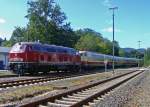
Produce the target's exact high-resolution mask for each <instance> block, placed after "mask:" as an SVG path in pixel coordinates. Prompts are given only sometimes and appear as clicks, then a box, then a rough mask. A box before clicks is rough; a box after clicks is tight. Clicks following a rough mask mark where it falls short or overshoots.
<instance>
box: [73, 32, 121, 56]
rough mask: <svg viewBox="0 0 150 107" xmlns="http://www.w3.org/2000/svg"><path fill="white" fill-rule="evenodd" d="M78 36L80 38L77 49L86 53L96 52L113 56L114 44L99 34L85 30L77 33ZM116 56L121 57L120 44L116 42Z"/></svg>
mask: <svg viewBox="0 0 150 107" xmlns="http://www.w3.org/2000/svg"><path fill="white" fill-rule="evenodd" d="M76 35H78V37H80V39H79V40H78V42H77V44H76V45H75V48H76V49H78V50H84V51H95V52H100V53H104V54H112V42H111V41H109V40H108V39H105V38H103V37H102V35H101V34H100V33H98V32H95V31H93V30H91V29H83V30H81V29H80V30H78V31H76ZM114 46H115V55H116V56H118V55H119V45H118V42H116V41H115V42H114Z"/></svg>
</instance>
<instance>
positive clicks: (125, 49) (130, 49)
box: [122, 48, 136, 53]
mask: <svg viewBox="0 0 150 107" xmlns="http://www.w3.org/2000/svg"><path fill="white" fill-rule="evenodd" d="M122 49H123V50H124V51H125V52H127V53H130V52H131V51H134V50H136V49H134V48H122Z"/></svg>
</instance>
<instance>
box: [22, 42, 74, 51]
mask: <svg viewBox="0 0 150 107" xmlns="http://www.w3.org/2000/svg"><path fill="white" fill-rule="evenodd" d="M20 44H31V45H41V46H48V47H49V46H50V47H57V48H64V49H70V50H75V49H74V48H70V47H64V46H58V45H53V44H52V45H50V44H42V43H39V42H20Z"/></svg>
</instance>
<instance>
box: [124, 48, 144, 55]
mask: <svg viewBox="0 0 150 107" xmlns="http://www.w3.org/2000/svg"><path fill="white" fill-rule="evenodd" d="M122 49H123V50H124V51H125V52H127V53H130V52H132V51H138V52H140V53H142V54H144V52H145V51H146V49H145V48H140V49H134V48H122Z"/></svg>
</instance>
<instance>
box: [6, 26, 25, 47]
mask: <svg viewBox="0 0 150 107" xmlns="http://www.w3.org/2000/svg"><path fill="white" fill-rule="evenodd" d="M26 39H27V30H26V28H21V27H15V30H14V31H13V33H12V36H11V38H10V42H9V43H10V45H13V44H15V43H16V42H22V41H25V40H26Z"/></svg>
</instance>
